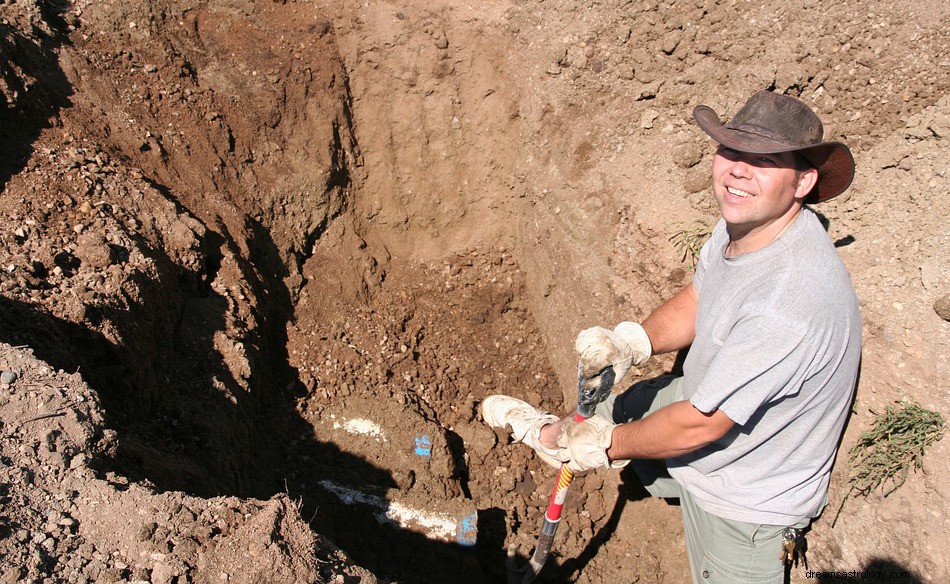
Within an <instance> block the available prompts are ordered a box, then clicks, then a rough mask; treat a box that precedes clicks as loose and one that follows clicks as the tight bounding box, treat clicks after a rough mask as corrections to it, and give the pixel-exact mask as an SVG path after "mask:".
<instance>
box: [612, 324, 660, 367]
mask: <svg viewBox="0 0 950 584" xmlns="http://www.w3.org/2000/svg"><path fill="white" fill-rule="evenodd" d="M614 332H615V333H617V334H618V335H620V337H621V338H622V339H623V340H624V341H626V342H627V344H628V345H630V348H631V349H633V356H632V359H631V360H630V362H631V364H632V365H634V366H637V365H642V364H643V363H646V361H647V359H649V358H650V356H651V355H653V343H651V342H650V336H649V335H648V334H647V332H646V331H645V330H643V327H642V326H640V325H639V324H638V323H635V322H628V321H625V322H622V323H620V324H618V325H617V326H616V327H614Z"/></svg>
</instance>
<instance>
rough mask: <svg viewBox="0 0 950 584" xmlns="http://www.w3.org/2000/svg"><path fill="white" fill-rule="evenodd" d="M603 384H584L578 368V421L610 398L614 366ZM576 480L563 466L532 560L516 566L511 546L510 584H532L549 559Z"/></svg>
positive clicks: (603, 373) (603, 376)
mask: <svg viewBox="0 0 950 584" xmlns="http://www.w3.org/2000/svg"><path fill="white" fill-rule="evenodd" d="M599 376H600V383H599V384H598V385H597V386H596V387H593V388H585V387H584V378H583V377H582V376H581V374H580V367H578V375H577V410H576V411H575V413H574V421H575V422H583V421H584V420H586V419H587V418H589V417H591V416H593V415H594V409H596V408H597V405H598V404H599V403H600V402H602V401H604V400H605V399H607V396H608V395H610V390H611V388H613V386H614V380H615V378H616V373H615V372H614V368H613V367H611V366H608V367H605V368H604V369H602V370H601V372H600V373H599ZM573 480H574V473H573V472H572V471H571V469H569V468H568V467H567V465H566V464H562V465H561V471H560V474H558V477H557V483H556V484H555V485H554V492H553V493H551V500H550V501H549V502H548V509H547V511H545V513H544V521H543V522H542V523H541V535H539V536H538V545H537V546H536V547H535V548H534V553H533V554H532V555H531V560H530V561H529V562H528V564H527V565H525V566H522V567H520V568H519V567H517V566H516V565H515V546H514V545H511V546H509V547H508V559H507V560H506V562H505V566H506V568H507V569H508V584H529V583H530V582H532V581H533V580H534V579H535V577H537V575H538V572H540V571H541V568H542V567H543V566H544V562H545V561H547V559H548V555H549V554H550V553H551V544H552V542H553V541H554V534H556V533H557V526H558V524H560V522H561V511H562V510H563V509H564V501H565V500H566V499H567V491H568V489H569V488H570V486H571V482H573Z"/></svg>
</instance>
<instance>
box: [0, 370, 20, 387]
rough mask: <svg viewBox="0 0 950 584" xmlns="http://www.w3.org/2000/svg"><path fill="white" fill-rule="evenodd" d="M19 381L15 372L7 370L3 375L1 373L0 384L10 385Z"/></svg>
mask: <svg viewBox="0 0 950 584" xmlns="http://www.w3.org/2000/svg"><path fill="white" fill-rule="evenodd" d="M16 380H17V374H16V372H15V371H10V370H6V371H4V372H3V373H0V383H6V384H7V385H10V384H11V383H13V382H14V381H16Z"/></svg>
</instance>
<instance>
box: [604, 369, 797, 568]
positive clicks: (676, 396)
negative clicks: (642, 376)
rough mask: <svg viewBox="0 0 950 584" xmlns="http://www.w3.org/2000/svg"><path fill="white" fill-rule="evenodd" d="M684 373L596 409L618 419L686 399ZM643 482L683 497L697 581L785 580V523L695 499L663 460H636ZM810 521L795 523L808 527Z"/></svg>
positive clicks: (656, 491)
mask: <svg viewBox="0 0 950 584" xmlns="http://www.w3.org/2000/svg"><path fill="white" fill-rule="evenodd" d="M681 382H682V377H675V376H672V375H663V376H660V377H657V378H655V379H648V380H645V381H641V382H639V383H636V384H634V385H633V386H632V387H631V388H630V389H628V390H627V391H625V392H624V393H621V394H617V395H611V396H610V397H608V398H607V400H606V401H605V402H604V403H602V404H600V405H599V406H597V410H596V414H597V415H599V416H603V417H604V418H607V419H608V420H612V421H613V422H614V423H617V424H619V423H623V422H629V421H631V420H639V419H641V418H643V417H645V416H647V415H649V414H651V413H652V412H655V411H656V410H658V409H660V408H662V407H664V406H666V405H669V404H671V403H673V402H676V401H681V400H682V399H683V391H682V389H681ZM630 466H631V467H633V469H634V470H635V471H636V473H637V476H638V477H639V478H640V481H641V482H642V483H643V486H644V487H645V488H646V489H647V491H649V492H650V494H651V495H653V496H654V497H663V498H670V499H679V500H680V508H681V509H682V513H683V529H684V531H685V533H686V551H687V553H688V555H689V567H690V571H691V572H692V575H693V584H746V583H750V584H751V583H756V584H782V583H783V582H784V581H785V569H784V566H783V564H782V560H781V556H782V544H783V537H782V535H783V532H784V531H785V527H787V526H785V525H762V524H757V523H744V522H742V521H733V520H731V519H723V518H721V517H717V516H715V515H712V514H710V513H707V512H706V511H704V510H703V509H701V508H700V507H699V505H697V504H696V501H695V500H694V499H693V497H692V496H690V494H689V493H688V492H686V491H685V490H684V489H683V488H682V487H681V486H680V484H679V483H677V482H676V480H674V479H673V477H671V476H670V474H669V472H668V471H667V470H666V463H665V461H662V460H633V461H631V462H630ZM807 524H808V522H804V524H800V525H796V526H794V527H799V528H803V527H805V526H807Z"/></svg>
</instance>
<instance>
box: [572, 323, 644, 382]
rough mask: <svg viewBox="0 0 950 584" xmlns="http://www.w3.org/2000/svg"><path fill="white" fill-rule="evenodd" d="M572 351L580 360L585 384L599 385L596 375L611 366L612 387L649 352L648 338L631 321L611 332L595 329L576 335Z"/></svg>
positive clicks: (640, 328) (597, 327)
mask: <svg viewBox="0 0 950 584" xmlns="http://www.w3.org/2000/svg"><path fill="white" fill-rule="evenodd" d="M574 348H575V349H576V350H577V354H578V356H579V358H580V376H581V378H582V379H583V380H584V383H585V385H588V386H592V385H591V384H595V383H596V384H599V377H600V376H599V375H598V374H599V373H600V372H601V371H603V370H604V368H606V367H608V366H611V365H612V366H613V368H614V373H615V374H616V377H615V381H614V384H617V383H620V381H621V380H622V379H623V377H624V375H626V374H627V371H629V370H630V367H631V366H637V365H642V364H643V363H646V361H647V359H649V358H650V355H651V354H652V353H653V345H652V344H651V343H650V337H649V336H648V335H647V333H646V331H645V330H643V327H642V326H640V325H639V324H637V323H635V322H622V323H620V324H618V325H617V326H616V327H615V328H614V330H608V329H605V328H604V327H600V326H595V327H591V328H589V329H584V330H582V331H581V332H580V334H579V335H577V340H576V341H575V342H574Z"/></svg>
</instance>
